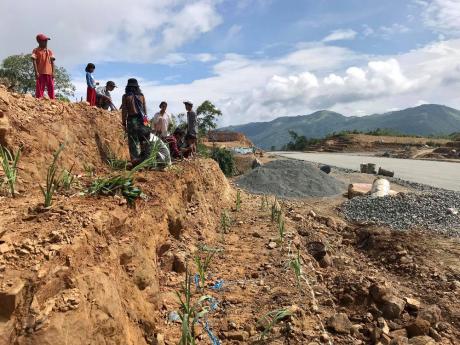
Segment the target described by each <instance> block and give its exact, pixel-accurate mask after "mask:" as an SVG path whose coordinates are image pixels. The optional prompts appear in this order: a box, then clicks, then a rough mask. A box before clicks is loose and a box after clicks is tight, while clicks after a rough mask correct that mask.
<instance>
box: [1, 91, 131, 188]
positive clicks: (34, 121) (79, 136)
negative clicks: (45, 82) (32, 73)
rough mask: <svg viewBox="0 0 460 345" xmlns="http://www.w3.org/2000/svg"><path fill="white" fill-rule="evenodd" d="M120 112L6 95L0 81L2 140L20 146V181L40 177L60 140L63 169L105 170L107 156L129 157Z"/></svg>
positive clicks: (77, 104)
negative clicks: (88, 168) (62, 144)
mask: <svg viewBox="0 0 460 345" xmlns="http://www.w3.org/2000/svg"><path fill="white" fill-rule="evenodd" d="M120 123H121V115H120V113H119V112H108V111H105V110H102V109H98V108H95V107H90V106H88V105H87V104H85V103H67V102H60V101H50V100H47V99H41V100H37V99H35V98H33V97H32V96H31V95H20V94H15V93H10V92H8V91H7V90H6V88H5V87H3V86H1V85H0V144H2V145H4V146H6V147H7V148H8V149H10V150H13V151H16V150H17V149H18V148H20V147H21V148H22V153H21V160H20V163H19V167H20V174H19V175H20V176H19V181H18V182H19V185H21V184H26V185H27V184H29V183H31V182H35V183H36V182H37V180H42V179H43V178H44V177H45V176H46V169H47V167H48V165H49V164H50V162H51V160H52V155H53V153H54V152H55V150H56V149H57V148H58V147H59V145H60V144H61V143H64V144H65V149H64V151H63V152H62V154H61V156H60V162H61V164H62V166H63V167H65V168H67V169H70V168H71V167H72V166H73V167H74V169H73V171H74V172H81V171H84V170H85V167H86V168H87V167H91V168H93V169H95V172H97V170H98V169H99V170H100V169H102V168H104V162H105V161H106V158H107V156H110V155H112V156H116V157H117V158H120V159H122V158H126V157H127V154H128V152H127V144H126V143H125V140H124V134H123V130H122V127H121V125H120Z"/></svg>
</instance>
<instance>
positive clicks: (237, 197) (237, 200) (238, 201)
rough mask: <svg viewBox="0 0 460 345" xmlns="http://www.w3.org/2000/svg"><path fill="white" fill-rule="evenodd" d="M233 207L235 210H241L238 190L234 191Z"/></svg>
mask: <svg viewBox="0 0 460 345" xmlns="http://www.w3.org/2000/svg"><path fill="white" fill-rule="evenodd" d="M235 209H236V211H237V212H239V211H240V210H241V192H240V191H239V190H238V191H237V192H236V201H235Z"/></svg>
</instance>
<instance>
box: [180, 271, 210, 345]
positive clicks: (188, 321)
mask: <svg viewBox="0 0 460 345" xmlns="http://www.w3.org/2000/svg"><path fill="white" fill-rule="evenodd" d="M191 285H192V281H191V277H190V273H189V271H188V268H187V269H186V272H185V281H184V284H182V291H181V292H177V291H176V295H177V297H178V299H179V303H180V312H179V317H180V320H181V322H182V327H181V333H182V334H181V338H180V341H179V345H195V324H196V323H197V322H198V321H199V320H200V319H201V318H203V317H204V316H206V314H207V313H208V312H209V308H208V307H203V303H205V302H207V301H211V300H212V297H211V296H201V297H200V298H199V299H198V301H197V302H196V303H193V301H192V288H191V287H192V286H191Z"/></svg>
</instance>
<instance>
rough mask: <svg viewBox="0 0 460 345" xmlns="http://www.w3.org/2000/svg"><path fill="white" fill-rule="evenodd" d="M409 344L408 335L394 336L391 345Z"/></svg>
mask: <svg viewBox="0 0 460 345" xmlns="http://www.w3.org/2000/svg"><path fill="white" fill-rule="evenodd" d="M408 344H409V339H407V337H397V338H394V339H393V340H392V341H391V342H390V345H408Z"/></svg>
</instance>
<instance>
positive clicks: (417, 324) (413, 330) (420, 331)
mask: <svg viewBox="0 0 460 345" xmlns="http://www.w3.org/2000/svg"><path fill="white" fill-rule="evenodd" d="M406 330H407V334H408V335H409V338H412V337H416V336H419V335H428V333H429V331H430V323H429V322H428V321H426V320H423V319H420V318H417V319H416V320H415V321H414V322H413V323H411V324H410V325H409V326H407V327H406Z"/></svg>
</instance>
